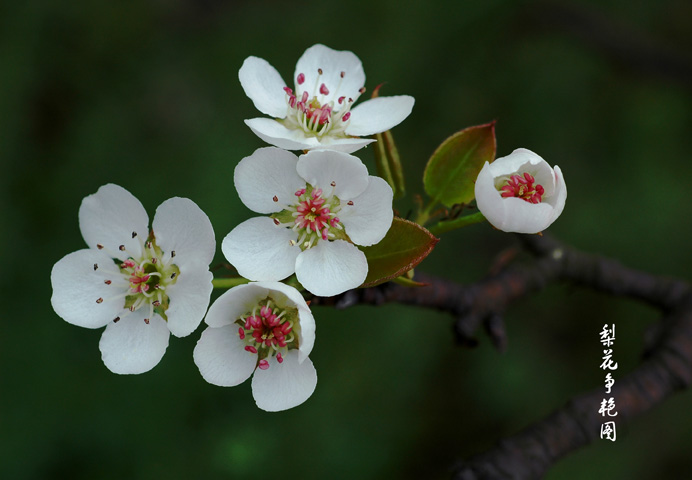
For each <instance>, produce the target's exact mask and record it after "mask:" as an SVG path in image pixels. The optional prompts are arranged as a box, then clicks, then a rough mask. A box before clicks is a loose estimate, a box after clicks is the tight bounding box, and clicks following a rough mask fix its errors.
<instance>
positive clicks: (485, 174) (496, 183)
mask: <svg viewBox="0 0 692 480" xmlns="http://www.w3.org/2000/svg"><path fill="white" fill-rule="evenodd" d="M475 193H476V204H477V205H478V209H479V210H480V211H481V213H482V214H483V216H485V218H487V219H488V221H489V222H490V223H491V224H492V225H493V226H494V227H495V228H497V229H499V230H502V231H505V232H516V233H538V232H541V231H543V230H545V229H546V228H548V227H549V226H550V224H552V223H553V222H554V221H555V220H556V219H557V217H559V216H560V214H561V213H562V209H563V208H565V200H566V199H567V186H566V185H565V179H564V177H563V176H562V171H560V167H558V166H557V165H556V166H555V168H554V169H553V168H551V167H550V165H548V163H547V162H546V161H545V160H543V159H542V158H541V157H539V156H538V155H536V154H535V153H533V152H532V151H530V150H527V149H525V148H518V149H516V150H514V151H513V152H512V153H511V154H509V155H507V156H506V157H502V158H498V159H496V160H495V161H494V162H493V163H488V162H485V165H484V166H483V168H482V169H481V171H480V173H479V174H478V178H477V179H476V187H475Z"/></svg>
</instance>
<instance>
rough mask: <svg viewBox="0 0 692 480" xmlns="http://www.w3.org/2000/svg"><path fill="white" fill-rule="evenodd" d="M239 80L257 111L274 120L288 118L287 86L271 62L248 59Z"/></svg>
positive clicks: (255, 58)
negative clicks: (285, 90) (285, 89)
mask: <svg viewBox="0 0 692 480" xmlns="http://www.w3.org/2000/svg"><path fill="white" fill-rule="evenodd" d="M238 78H239V79H240V85H242V87H243V90H245V95H247V96H248V97H250V100H252V103H254V104H255V108H257V110H259V111H260V112H262V113H265V114H267V115H270V116H272V117H274V118H284V117H285V116H286V111H287V109H288V105H287V103H286V93H285V92H284V87H286V86H287V85H286V82H284V81H283V79H282V78H281V75H279V72H277V71H276V69H275V68H274V67H272V66H271V65H270V64H269V62H267V61H266V60H264V59H262V58H258V57H248V58H246V59H245V61H244V62H243V66H242V67H240V71H239V72H238Z"/></svg>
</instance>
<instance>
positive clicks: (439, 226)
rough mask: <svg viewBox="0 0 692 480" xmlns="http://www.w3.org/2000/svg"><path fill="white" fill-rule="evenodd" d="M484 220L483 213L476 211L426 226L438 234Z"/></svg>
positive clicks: (434, 233) (431, 231)
mask: <svg viewBox="0 0 692 480" xmlns="http://www.w3.org/2000/svg"><path fill="white" fill-rule="evenodd" d="M484 220H485V217H484V216H483V214H482V213H481V212H477V213H474V214H472V215H466V216H465V217H459V218H455V219H454V220H442V221H441V222H437V223H436V224H435V225H433V226H431V227H430V228H428V230H429V231H430V233H432V234H433V235H440V234H442V233H445V232H450V231H452V230H456V229H457V228H461V227H466V226H468V225H473V224H474V223H480V222H482V221H484Z"/></svg>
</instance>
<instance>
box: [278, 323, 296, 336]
mask: <svg viewBox="0 0 692 480" xmlns="http://www.w3.org/2000/svg"><path fill="white" fill-rule="evenodd" d="M279 328H280V329H281V333H283V334H284V335H288V334H289V333H291V330H293V328H292V327H291V324H290V323H288V322H286V323H284V324H282V325H281V327H279Z"/></svg>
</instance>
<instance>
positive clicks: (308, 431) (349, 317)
mask: <svg viewBox="0 0 692 480" xmlns="http://www.w3.org/2000/svg"><path fill="white" fill-rule="evenodd" d="M565 9H567V10H565ZM565 12H567V14H565ZM584 19H586V20H588V21H585V20H584ZM690 20H692V5H691V4H690V3H689V2H686V1H685V0H662V1H659V2H631V1H626V0H605V1H595V0H593V1H582V2H571V3H562V2H557V1H554V2H541V3H537V2H523V1H510V0H489V1H484V2H475V1H442V0H431V1H427V2H409V3H402V2H399V1H395V0H383V1H379V2H370V1H363V0H359V1H355V2H328V1H327V2H325V1H322V2H315V1H304V2H300V1H299V2H295V3H290V2H279V1H255V2H222V1H220V0H200V1H192V0H177V1H171V2H164V1H161V0H142V1H132V0H130V1H123V2H101V1H100V2H58V1H55V0H45V1H40V2H39V1H28V2H5V3H3V4H2V5H0V70H1V71H2V74H1V75H0V113H1V115H0V165H2V166H3V173H2V175H0V202H1V203H0V220H2V225H3V228H2V233H0V252H1V253H0V255H2V268H1V271H2V273H3V275H2V276H1V277H0V282H1V284H0V292H1V293H0V295H2V305H3V308H4V311H3V314H2V317H1V319H0V326H1V327H0V477H1V478H8V479H53V478H55V479H57V478H71V479H87V478H89V479H92V478H98V479H111V478H112V479H116V478H117V479H120V478H131V479H145V478H209V479H214V478H234V479H235V478H238V479H244V478H248V479H249V478H266V477H270V476H272V477H274V476H277V477H280V478H302V479H318V478H359V479H380V478H447V477H448V476H449V473H448V467H449V466H450V465H451V464H452V462H453V461H454V459H455V458H457V457H458V456H460V455H469V454H472V453H475V452H478V451H481V450H482V449H484V448H487V447H489V446H491V445H492V444H493V443H494V442H495V440H497V439H498V438H500V437H502V436H504V435H508V434H511V433H513V432H515V431H517V430H518V429H520V428H522V427H523V426H525V425H527V424H528V423H529V422H530V421H532V420H534V419H537V418H540V417H542V416H544V415H546V414H548V413H549V412H550V411H552V409H554V408H555V407H557V406H559V405H561V404H562V403H564V402H565V401H567V399H568V398H569V397H570V396H572V395H575V394H577V393H578V392H580V391H583V390H586V389H592V388H597V387H599V386H600V385H602V381H603V377H604V375H603V372H602V371H601V370H599V368H598V365H599V364H600V355H601V353H600V344H599V343H598V331H599V330H600V328H601V327H602V325H603V324H604V323H606V322H607V323H615V324H616V326H617V333H618V339H617V343H616V344H615V359H616V360H617V361H618V362H619V364H620V369H619V370H618V372H617V373H618V374H620V375H621V374H624V373H625V372H627V371H628V369H630V368H632V367H633V366H634V365H635V364H636V362H637V361H638V359H639V355H640V352H641V348H642V344H643V340H642V338H643V335H644V332H645V330H646V327H647V325H650V324H651V323H652V322H654V321H655V320H656V313H655V312H654V311H652V310H649V309H647V308H645V307H642V306H638V305H633V304H631V303H629V302H625V301H621V300H613V299H610V298H605V297H603V296H600V295H596V294H593V293H591V292H588V291H584V290H580V289H573V288H561V287H551V288H549V289H548V290H547V291H545V292H542V293H541V294H538V295H536V296H535V297H533V298H531V299H527V300H525V301H522V302H520V303H519V304H518V305H516V306H515V307H514V308H513V309H511V310H510V311H509V312H508V315H507V319H506V320H507V325H508V329H509V335H510V344H509V350H508V352H507V353H506V354H504V355H501V354H499V353H497V352H495V351H494V350H493V349H492V348H491V347H490V345H489V344H488V342H487V341H483V342H481V346H480V347H479V348H477V349H475V350H473V351H467V350H461V349H459V348H457V347H455V346H454V344H453V341H452V335H451V329H450V325H451V319H450V318H448V317H446V316H445V315H441V314H438V313H435V312H428V311H420V310H413V309H406V308H403V307H401V306H383V307H380V308H367V307H357V308H354V309H351V310H346V311H333V310H331V309H328V308H316V309H315V315H316V317H317V322H318V329H317V343H316V346H315V350H314V352H313V354H312V355H311V358H312V359H313V361H314V363H315V365H316V368H317V371H318V376H319V382H318V387H317V390H316V392H315V394H314V395H313V396H312V398H310V399H309V400H308V402H306V403H305V404H304V405H302V406H300V407H298V408H296V409H293V410H291V411H288V412H285V413H281V414H268V413H266V412H263V411H260V410H258V409H257V408H256V407H255V406H254V403H253V401H252V397H251V393H250V388H249V385H248V384H244V385H242V386H240V387H236V388H232V389H223V388H218V387H214V386H211V385H208V384H206V383H205V382H204V381H203V380H202V378H201V377H200V375H199V373H198V372H197V370H196V367H195V365H194V364H193V363H192V349H193V347H194V344H195V342H196V340H197V338H198V336H199V332H197V333H196V334H193V335H192V336H190V337H188V338H185V339H175V338H172V339H171V345H170V346H169V349H168V352H167V354H166V355H165V357H164V359H163V361H162V362H161V364H160V365H159V366H157V367H156V368H155V369H154V370H153V371H152V372H150V373H147V374H144V375H140V376H134V377H132V376H124V377H121V376H117V375H113V374H111V373H110V372H108V371H107V370H106V368H105V367H104V366H103V365H102V363H101V361H100V355H99V352H98V339H99V336H100V333H99V332H97V331H90V330H86V329H81V328H77V327H74V326H71V325H68V324H67V323H65V322H63V321H62V320H61V319H60V318H58V317H57V315H55V314H54V313H53V311H52V309H51V307H50V302H49V299H50V281H49V273H50V269H51V267H52V265H53V264H54V263H55V262H56V261H57V260H58V259H60V258H61V257H62V256H63V255H65V254H67V253H69V252H71V251H74V250H77V249H80V248H83V246H84V244H83V241H82V239H81V237H80V234H79V229H78V224H77V209H78V207H79V203H80V201H81V199H82V198H83V197H84V196H86V195H88V194H90V193H93V192H95V191H96V190H97V188H98V187H99V186H100V185H102V184H104V183H107V182H115V183H118V184H120V185H122V186H123V187H125V188H127V189H128V190H130V191H131V192H132V193H133V194H134V195H135V196H137V197H138V198H139V199H140V200H141V201H142V202H143V204H144V205H145V207H146V208H147V210H148V211H149V212H150V215H151V216H153V212H154V209H155V207H156V206H157V205H158V204H159V203H161V202H162V201H163V200H165V199H166V198H169V197H172V196H184V197H189V198H191V199H193V200H194V201H195V202H197V203H198V204H199V205H200V207H201V208H202V209H203V210H205V211H206V212H207V214H208V215H209V216H210V218H211V220H212V223H213V225H214V227H215V230H216V235H217V240H218V242H219V244H220V241H221V239H222V238H223V236H225V235H226V234H227V233H228V232H229V231H230V230H231V228H232V227H233V226H234V225H236V224H238V223H239V222H240V221H242V220H244V219H246V218H249V217H250V216H252V213H251V212H250V211H248V210H247V209H246V208H245V207H243V206H242V205H241V203H240V201H239V200H238V197H237V194H236V193H235V190H234V188H233V182H232V172H233V168H234V167H235V164H236V163H237V162H238V161H239V160H240V159H241V158H242V157H244V156H247V155H250V154H251V153H252V152H253V151H254V149H255V148H257V147H260V146H262V142H261V141H260V140H259V139H257V138H256V137H255V136H254V135H253V134H252V133H251V132H250V131H249V129H248V128H247V127H246V126H245V125H244V124H243V122H242V121H243V119H246V118H252V117H254V116H258V113H257V112H255V111H254V108H253V106H252V103H251V102H250V100H249V99H247V98H246V97H245V95H244V94H243V92H242V89H241V88H240V85H239V82H238V79H237V71H238V68H239V67H240V65H241V63H242V61H243V59H244V58H245V57H246V56H248V55H256V56H260V57H263V58H265V59H267V60H269V61H270V63H272V64H273V65H274V66H276V67H277V68H278V69H279V71H280V72H281V73H282V75H283V76H284V79H289V78H290V75H291V74H292V72H293V68H294V65H295V61H296V60H297V58H298V57H299V55H300V54H301V53H302V52H303V50H304V49H305V48H307V47H308V46H310V45H312V44H314V43H318V42H320V43H324V44H326V45H328V46H330V47H332V48H336V49H347V50H352V51H354V52H355V53H356V54H357V55H358V56H359V57H360V58H361V60H362V61H363V63H364V67H365V72H366V75H367V84H366V86H367V87H368V88H369V89H372V88H374V87H375V86H376V85H377V84H379V83H381V82H387V83H386V84H385V86H384V87H383V89H382V91H381V94H382V95H394V94H410V95H413V96H414V97H415V98H416V106H415V107H414V110H413V114H412V115H411V116H410V117H409V118H408V119H407V120H406V121H405V122H404V123H403V124H402V125H401V126H399V127H397V128H396V129H395V130H394V134H395V136H396V139H397V143H398V147H399V151H400V153H401V156H402V160H403V162H404V165H405V167H406V169H407V191H408V192H416V191H417V192H421V193H422V192H423V188H422V183H421V180H420V179H421V176H422V173H423V168H424V166H425V162H426V161H427V159H428V157H429V156H430V154H431V153H432V151H433V150H434V149H435V148H436V147H437V145H439V143H440V142H441V141H442V140H443V139H445V138H447V137H448V136H449V135H451V134H452V133H454V132H455V131H458V130H460V129H462V128H465V127H468V126H470V125H478V124H481V123H487V122H489V121H491V120H497V124H496V132H497V136H498V150H497V153H498V156H503V155H506V154H508V153H510V152H511V151H512V150H513V149H514V148H516V147H526V148H529V149H531V150H534V151H536V152H537V153H539V154H540V155H542V156H543V157H544V158H545V159H546V160H548V161H549V162H550V163H552V164H558V165H560V167H561V168H562V170H563V172H564V174H565V178H566V181H567V184H568V188H569V197H568V200H567V207H566V209H565V213H564V214H563V215H562V217H561V218H560V219H559V220H558V221H557V222H556V223H555V225H554V226H553V227H551V229H550V230H551V232H552V233H554V234H556V235H558V236H560V237H561V238H562V239H563V240H565V241H567V242H568V243H572V244H574V245H575V246H577V247H579V248H583V249H586V250H591V251H596V252H601V253H604V254H606V255H610V256H614V257H616V258H619V259H620V260H621V261H622V262H623V263H626V264H628V265H631V266H634V267H638V268H642V269H645V270H649V271H651V272H655V273H662V274H671V275H677V276H682V277H685V278H689V272H690V271H691V270H692V257H691V256H690V255H689V254H688V251H689V241H690V238H692V237H691V233H692V222H691V221H690V218H692V203H691V202H689V201H686V200H687V193H688V190H689V188H690V187H689V180H688V178H689V175H690V174H691V173H692V169H691V168H690V166H689V162H690V160H689V155H690V152H692V131H691V130H692V95H691V91H692V87H691V86H690V82H689V80H690V74H689V68H690V67H689V66H690V57H689V54H688V52H690V51H692V48H691V47H692V30H691V29H690V27H689V25H690ZM585 25H586V26H585ZM594 25H595V27H594ZM587 26H588V28H587ZM599 26H600V27H599ZM599 28H600V33H599ZM591 29H595V30H591ZM594 31H595V33H594ZM599 42H600V43H599ZM613 42H614V43H615V44H616V45H619V44H624V45H625V46H626V47H627V48H626V49H625V50H624V51H621V50H617V49H613V48H610V47H609V45H611V44H612V43H613ZM618 42H619V43H618ZM651 49H653V50H651ZM651 51H654V52H656V51H659V52H661V53H662V54H665V55H663V56H664V57H665V56H667V55H670V56H671V57H672V58H674V59H677V60H676V61H679V65H682V67H681V69H680V68H679V69H677V70H675V69H673V70H672V71H671V70H670V69H666V68H663V67H661V66H660V65H659V64H657V63H655V62H654V63H652V62H648V63H647V62H646V61H644V60H646V59H647V58H649V57H650V55H649V54H650V52H651ZM654 57H655V55H654ZM639 60H641V61H639ZM686 68H687V70H686ZM358 155H359V156H360V157H361V158H362V159H363V160H364V161H365V162H366V164H367V165H368V167H369V168H370V169H371V171H374V164H373V161H372V151H371V150H370V149H366V150H363V151H361V152H360V153H359V154H358ZM396 206H397V208H398V209H399V210H400V213H401V214H402V215H404V216H405V215H406V213H407V212H408V211H409V209H410V208H411V206H412V203H411V202H410V200H404V201H401V202H400V203H397V204H396ZM514 244H515V241H514V239H513V238H512V236H511V235H506V234H501V233H500V232H496V231H493V230H492V229H491V228H490V227H488V226H487V225H478V226H473V227H471V228H469V229H465V230H464V231H457V232H453V233H450V234H447V235H445V236H444V238H443V239H442V241H441V242H440V243H439V244H438V245H437V247H436V249H435V251H434V252H433V254H432V255H431V256H430V257H428V258H427V259H426V260H425V261H424V262H423V264H421V265H420V266H419V267H418V268H419V269H424V270H425V271H428V272H431V273H435V274H438V275H442V276H446V277H449V278H453V279H456V280H458V281H460V282H473V281H474V280H476V279H478V278H480V277H481V276H482V275H483V274H484V272H486V271H487V268H488V266H489V265H490V264H491V263H492V261H493V258H494V257H495V255H496V254H497V253H498V252H499V251H501V250H503V249H505V248H507V247H510V246H512V245H514ZM222 261H223V258H222V256H221V254H220V251H219V252H218V254H217V257H216V261H215V264H220V263H221V262H222ZM219 272H220V273H221V274H223V270H220V271H219ZM615 378H616V380H617V375H616V376H615ZM691 401H692V394H690V393H689V392H687V393H684V394H681V395H678V396H677V397H675V398H673V399H671V400H669V401H668V402H667V403H666V404H664V405H663V406H661V407H659V408H658V409H657V410H655V411H653V412H651V413H650V414H649V415H647V416H645V417H643V418H641V419H639V420H637V421H635V422H634V423H633V424H632V425H631V427H629V428H627V429H622V430H621V431H619V432H618V434H619V438H618V440H617V442H616V443H614V444H612V443H610V442H601V443H597V444H596V445H594V446H592V447H590V448H589V449H586V450H583V451H581V452H578V453H577V454H575V455H573V456H571V457H569V458H568V459H566V460H564V461H563V462H561V463H560V464H558V465H557V466H556V468H555V469H554V470H553V471H551V472H550V474H549V475H548V477H547V478H548V480H577V479H583V478H609V479H613V480H615V479H660V478H682V477H685V476H689V471H690V470H691V469H692V456H690V455H689V453H690V445H692V415H690V413H691V412H692V409H691V407H690V402H691ZM594 408H597V407H596V406H594ZM642 452H646V454H645V455H643V454H642ZM680 472H685V473H680Z"/></svg>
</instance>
